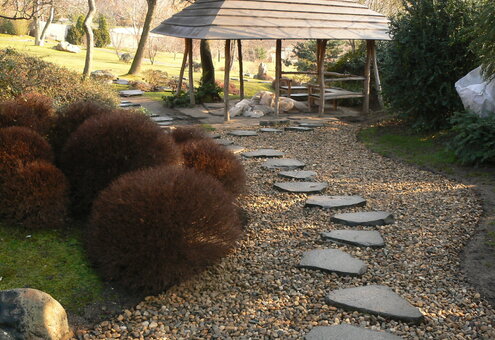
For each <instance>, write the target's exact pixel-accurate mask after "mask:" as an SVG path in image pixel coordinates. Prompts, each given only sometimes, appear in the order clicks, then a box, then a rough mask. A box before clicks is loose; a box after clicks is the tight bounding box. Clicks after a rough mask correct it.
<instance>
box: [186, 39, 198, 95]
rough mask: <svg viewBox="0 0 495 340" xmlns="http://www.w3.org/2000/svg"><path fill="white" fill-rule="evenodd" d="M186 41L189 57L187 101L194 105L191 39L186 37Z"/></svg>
mask: <svg viewBox="0 0 495 340" xmlns="http://www.w3.org/2000/svg"><path fill="white" fill-rule="evenodd" d="M186 41H187V55H188V57H189V103H190V104H191V105H196V99H195V98H194V76H193V72H194V69H193V41H192V39H186Z"/></svg>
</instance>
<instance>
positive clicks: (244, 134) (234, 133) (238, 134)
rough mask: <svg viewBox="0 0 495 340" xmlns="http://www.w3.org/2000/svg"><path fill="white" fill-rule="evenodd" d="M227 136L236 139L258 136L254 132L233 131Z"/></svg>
mask: <svg viewBox="0 0 495 340" xmlns="http://www.w3.org/2000/svg"><path fill="white" fill-rule="evenodd" d="M229 135H231V136H236V137H251V136H257V135H258V134H257V133H256V131H249V130H234V131H230V132H229Z"/></svg>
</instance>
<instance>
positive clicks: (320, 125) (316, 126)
mask: <svg viewBox="0 0 495 340" xmlns="http://www.w3.org/2000/svg"><path fill="white" fill-rule="evenodd" d="M299 126H301V127H307V128H318V127H324V126H325V124H323V123H299Z"/></svg>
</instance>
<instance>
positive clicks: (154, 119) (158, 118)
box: [151, 116, 174, 123]
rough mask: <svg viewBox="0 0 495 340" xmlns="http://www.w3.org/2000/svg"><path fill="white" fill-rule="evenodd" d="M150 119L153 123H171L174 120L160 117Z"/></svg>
mask: <svg viewBox="0 0 495 340" xmlns="http://www.w3.org/2000/svg"><path fill="white" fill-rule="evenodd" d="M151 119H152V120H153V121H154V122H157V123H158V122H171V121H173V120H174V119H173V118H172V117H168V116H160V117H151Z"/></svg>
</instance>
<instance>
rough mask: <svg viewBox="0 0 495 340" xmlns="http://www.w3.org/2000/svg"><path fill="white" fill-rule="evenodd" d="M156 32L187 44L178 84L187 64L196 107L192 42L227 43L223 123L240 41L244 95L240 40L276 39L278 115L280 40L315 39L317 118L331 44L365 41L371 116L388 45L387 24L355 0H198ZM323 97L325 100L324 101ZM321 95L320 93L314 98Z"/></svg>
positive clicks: (321, 107)
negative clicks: (381, 54)
mask: <svg viewBox="0 0 495 340" xmlns="http://www.w3.org/2000/svg"><path fill="white" fill-rule="evenodd" d="M152 32H153V33H157V34H163V35H168V36H173V37H178V38H184V39H185V46H186V48H185V53H184V60H183V63H182V68H181V74H180V77H179V79H180V80H179V81H181V80H182V77H183V76H184V69H185V65H186V62H187V60H189V84H190V85H189V90H190V98H191V103H192V104H194V92H193V91H194V86H193V70H192V64H193V63H192V40H193V39H208V40H225V79H224V94H225V95H224V102H225V120H226V121H228V120H230V117H229V112H228V110H229V96H228V89H229V79H230V75H229V72H230V45H231V41H232V40H237V44H238V52H239V58H238V59H239V73H240V77H239V79H240V90H241V97H242V96H243V88H244V85H243V81H244V80H243V68H242V45H241V40H256V39H269V40H276V61H275V80H276V81H275V114H276V115H278V113H279V105H278V104H279V98H280V79H281V77H282V75H283V74H294V73H298V72H283V71H282V61H281V51H282V40H289V39H291V40H303V39H307V40H309V39H316V40H317V65H316V71H315V72H305V74H312V75H316V76H317V79H318V87H319V90H318V93H319V95H320V96H321V97H323V98H320V99H319V100H318V104H319V113H320V114H323V112H324V110H325V99H326V92H325V76H326V75H327V73H326V72H325V69H324V57H325V50H326V43H327V40H366V41H367V53H366V55H367V57H366V66H365V74H364V75H363V77H364V78H363V79H364V90H363V112H365V113H367V112H368V111H369V94H370V78H371V77H370V73H371V63H372V62H373V61H374V62H375V67H374V69H375V75H376V78H378V77H377V76H378V72H377V68H376V57H374V56H376V54H375V41H376V40H389V39H390V38H389V35H388V20H387V18H386V17H385V16H384V15H382V14H380V13H377V12H374V11H372V10H370V9H369V8H367V7H366V6H364V5H361V4H359V3H357V2H356V1H354V0H197V1H196V2H195V3H194V4H192V5H190V6H188V7H186V8H184V9H183V10H182V11H181V12H179V13H177V14H175V15H173V16H172V17H170V18H169V19H167V20H165V21H163V22H162V23H161V24H160V25H159V26H158V27H156V28H155V29H153V31H152ZM179 89H180V86H179ZM322 94H323V96H322ZM315 95H316V96H318V94H315Z"/></svg>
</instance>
